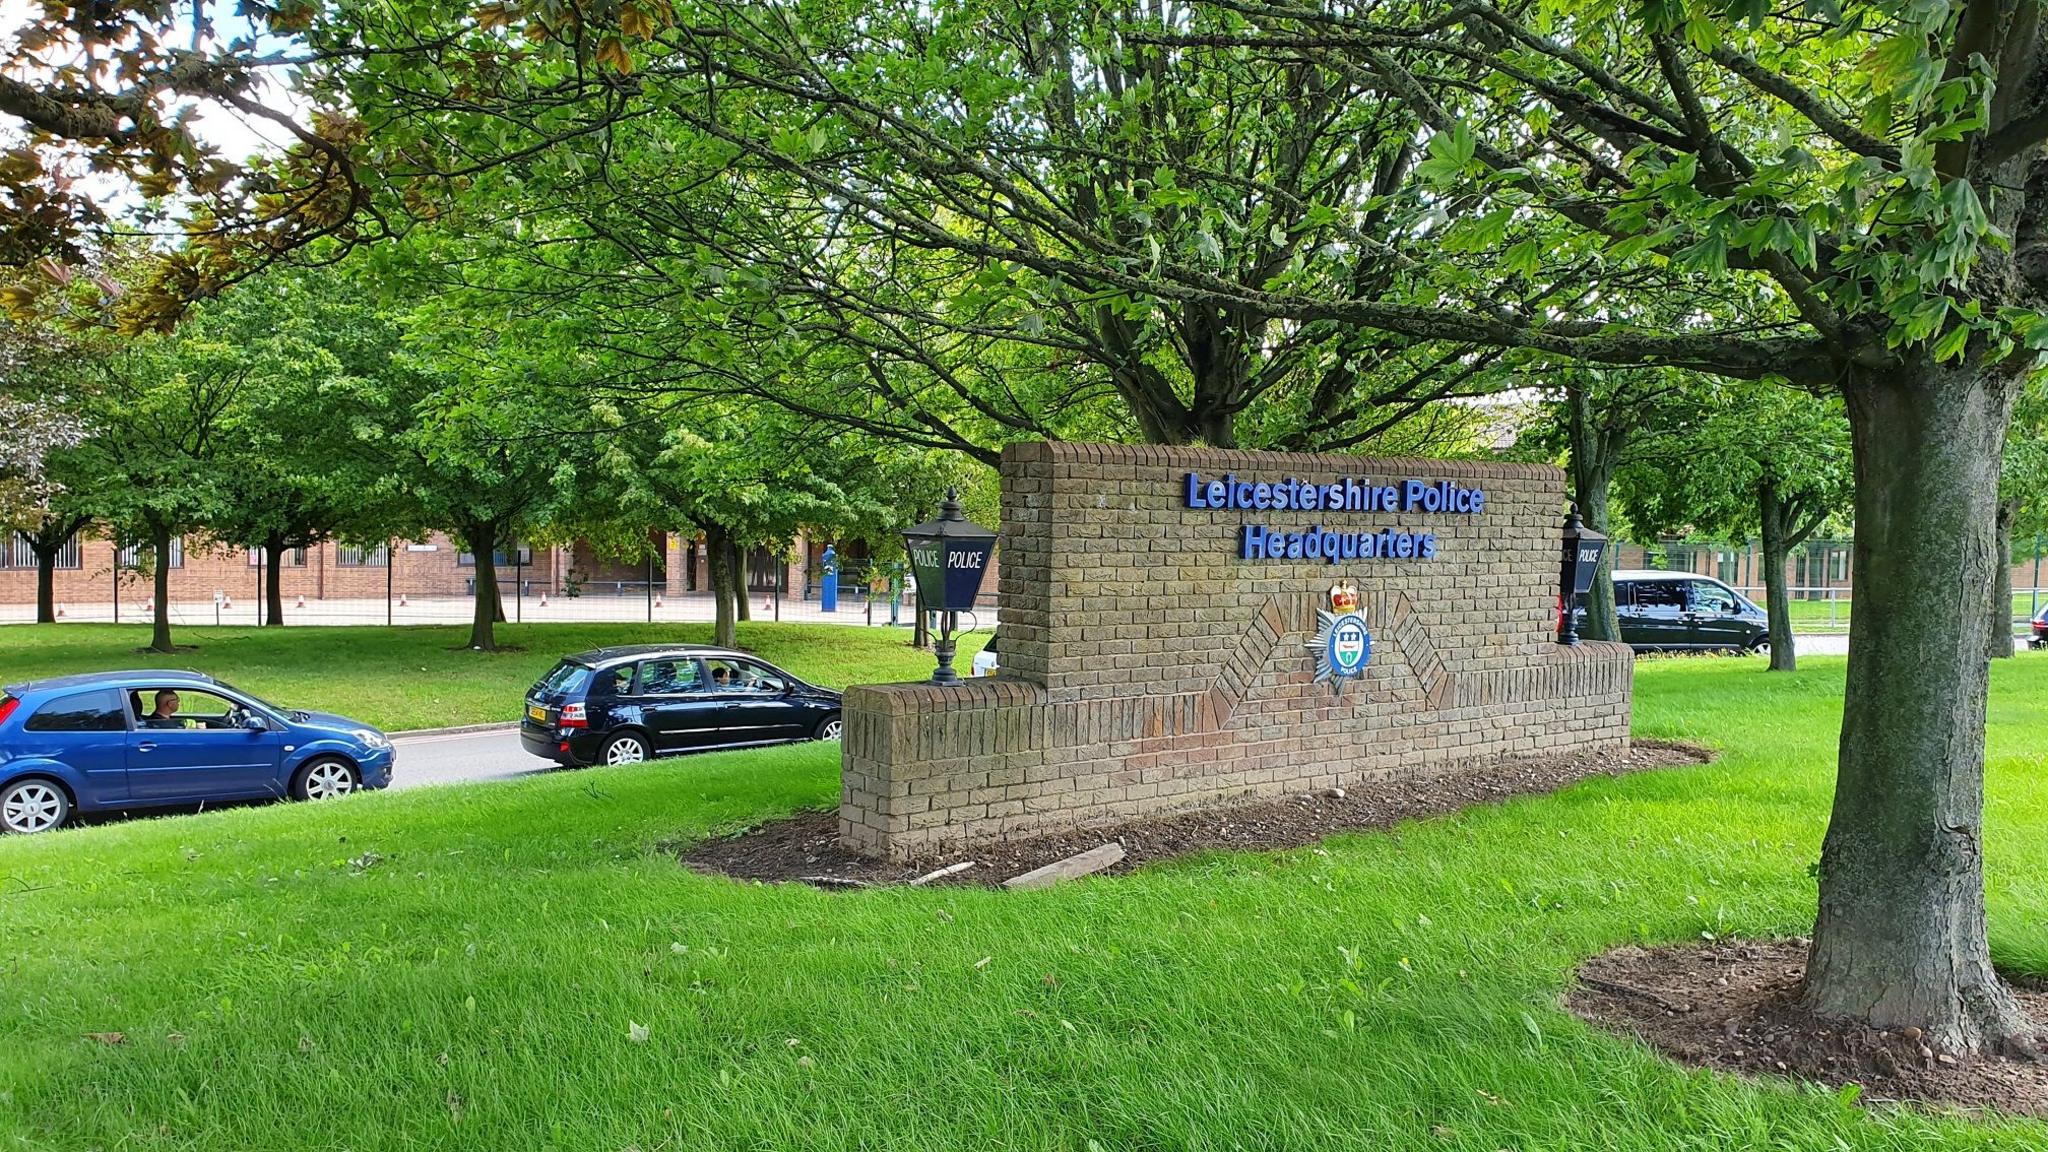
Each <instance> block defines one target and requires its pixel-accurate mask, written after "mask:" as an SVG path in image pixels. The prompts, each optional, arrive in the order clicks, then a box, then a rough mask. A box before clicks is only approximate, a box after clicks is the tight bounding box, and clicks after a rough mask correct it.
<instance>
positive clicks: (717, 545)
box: [704, 528, 738, 648]
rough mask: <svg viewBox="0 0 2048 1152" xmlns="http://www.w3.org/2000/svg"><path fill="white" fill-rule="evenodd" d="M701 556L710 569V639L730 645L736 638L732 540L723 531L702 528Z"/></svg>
mask: <svg viewBox="0 0 2048 1152" xmlns="http://www.w3.org/2000/svg"><path fill="white" fill-rule="evenodd" d="M704 558H705V560H706V561H708V562H709V565H710V568H711V601H712V604H713V605H714V608H713V611H712V620H713V623H712V625H711V642H712V643H713V644H717V645H719V646H720V647H724V648H731V647H732V646H733V645H734V644H735V643H736V642H737V641H738V628H737V626H736V624H735V619H736V613H735V612H734V608H733V595H734V589H733V570H732V540H731V538H729V537H728V536H726V534H725V532H724V531H723V530H721V529H718V528H706V529H705V530H704Z"/></svg>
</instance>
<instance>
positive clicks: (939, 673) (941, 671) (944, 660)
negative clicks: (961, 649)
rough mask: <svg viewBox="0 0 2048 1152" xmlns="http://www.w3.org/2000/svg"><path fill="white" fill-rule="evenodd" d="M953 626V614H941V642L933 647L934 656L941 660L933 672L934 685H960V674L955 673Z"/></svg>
mask: <svg viewBox="0 0 2048 1152" xmlns="http://www.w3.org/2000/svg"><path fill="white" fill-rule="evenodd" d="M953 625H954V616H953V613H951V612H942V613H940V614H939V642H938V643H936V644H934V645H932V655H934V656H937V657H938V658H939V666H938V667H937V668H935V669H933V670H932V683H934V684H958V683H960V674H959V673H958V672H955V671H953V649H954V646H953Z"/></svg>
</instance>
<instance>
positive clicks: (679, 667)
mask: <svg viewBox="0 0 2048 1152" xmlns="http://www.w3.org/2000/svg"><path fill="white" fill-rule="evenodd" d="M701 687H703V682H702V680H700V679H699V677H698V674H697V662H696V661H695V660H643V661H641V663H640V695H642V696H673V695H675V694H676V693H679V692H695V691H698V690H699V689H700V688H701Z"/></svg>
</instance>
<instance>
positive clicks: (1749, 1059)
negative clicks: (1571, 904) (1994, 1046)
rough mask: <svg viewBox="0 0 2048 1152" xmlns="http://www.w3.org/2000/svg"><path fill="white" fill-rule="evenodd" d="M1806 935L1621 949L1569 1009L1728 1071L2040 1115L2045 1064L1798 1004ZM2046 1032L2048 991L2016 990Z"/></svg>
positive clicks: (2044, 1112) (1597, 961) (1582, 984)
mask: <svg viewBox="0 0 2048 1152" xmlns="http://www.w3.org/2000/svg"><path fill="white" fill-rule="evenodd" d="M1807 944H1808V942H1807V941H1805V940H1769V941H1761V942H1758V941H1724V942H1719V943H1713V944H1707V945H1704V946H1698V947H1694V946H1687V947H1682V948H1658V949H1654V950H1652V949H1644V948H1636V947H1626V948H1620V949H1616V950H1615V951H1613V952H1609V953H1607V954H1606V955H1604V956H1597V957H1595V958H1593V959H1592V960H1589V961H1587V962H1586V963H1585V964H1584V965H1583V966H1581V967H1580V969H1579V983H1578V986H1577V987H1576V988H1574V989H1573V990H1572V992H1571V994H1570V996H1569V1003H1570V1005H1571V1009H1572V1011H1574V1012H1576V1013H1578V1014H1579V1015H1580V1016H1581V1017H1583V1018H1585V1019H1587V1020H1590V1021H1592V1022H1593V1023H1595V1024H1598V1025H1600V1026H1601V1027H1603V1028H1607V1029H1609V1030H1612V1031H1616V1032H1623V1033H1633V1034H1634V1035H1636V1036H1637V1037H1639V1038H1641V1039H1642V1040H1643V1042H1645V1043H1647V1044H1649V1045H1650V1046H1651V1047H1652V1048H1655V1049H1657V1050H1658V1051H1660V1052H1662V1053H1664V1054H1665V1055H1667V1056H1670V1057H1673V1058H1675V1059H1677V1060H1680V1061H1682V1062H1684V1063H1687V1064H1691V1065H1694V1066H1702V1065H1704V1066H1706V1067H1709V1068H1715V1069H1719V1070H1721V1071H1724V1072H1739V1073H1748V1074H1756V1075H1766V1076H1771V1075H1775V1076H1793V1077H1799V1078H1802V1079H1806V1080H1813V1081H1819V1082H1821V1083H1823V1084H1827V1085H1829V1086H1830V1087H1836V1088H1839V1087H1841V1086H1842V1085H1845V1084H1856V1085H1858V1086H1860V1087H1861V1089H1862V1092H1861V1095H1860V1096H1859V1097H1858V1098H1859V1099H1860V1100H1861V1101H1863V1102H1864V1103H1895V1102H1899V1101H1914V1102H1917V1103H1922V1104H1932V1105H1943V1106H1950V1107H1954V1106H1961V1107H1964V1108H1971V1109H1992V1110H1995V1111H1998V1112H2002V1113H2006V1114H2011V1115H2026V1116H2048V1063H2044V1062H2042V1061H2041V1060H2040V1059H2038V1058H2034V1057H2028V1056H2025V1055H2023V1054H2022V1055H2019V1056H2018V1057H2017V1058H2014V1057H2009V1056H1992V1057H1980V1056H1970V1055H1966V1054H1959V1053H1958V1054H1950V1053H1943V1052H1937V1051H1935V1050H1934V1049H1932V1048H1930V1047H1928V1046H1927V1045H1926V1043H1925V1042H1924V1041H1923V1040H1922V1038H1921V1037H1920V1035H1919V1030H1918V1029H1906V1030H1903V1031H1899V1032H1887V1031H1880V1030H1877V1029H1872V1028H1869V1027H1865V1026H1862V1025H1856V1024H1846V1023H1843V1022H1840V1021H1832V1020H1826V1019H1822V1018H1819V1017H1816V1016H1814V1015H1813V1014H1812V1013H1810V1012H1806V1011H1803V1010H1802V1009H1800V1008H1799V1006H1798V1004H1797V997H1798V993H1799V982H1800V979H1801V978H1802V977H1803V976H1804V975H1805V974H1806V949H1807ZM2014 994H2015V995H2016V996H2018V998H2019V1000H2020V1004H2021V1007H2023V1008H2024V1009H2025V1010H2026V1012H2027V1014H2028V1015H2029V1016H2031V1017H2032V1018H2033V1019H2034V1021H2035V1023H2036V1026H2037V1027H2039V1028H2040V1029H2041V1031H2042V1034H2043V1035H2048V989H2043V988H2041V987H2040V986H2038V985H2035V986H2026V985H2021V986H2016V987H2015V988H2014Z"/></svg>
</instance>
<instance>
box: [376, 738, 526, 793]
mask: <svg viewBox="0 0 2048 1152" xmlns="http://www.w3.org/2000/svg"><path fill="white" fill-rule="evenodd" d="M391 742H392V743H393V744H396V745H397V746H398V771H397V772H395V773H394V774H393V775H392V778H391V787H392V788H393V789H398V788H424V787H427V786H428V785H432V784H467V783H472V782H474V781H478V780H511V779H515V778H517V777H520V776H531V775H533V774H534V773H536V772H546V771H548V770H549V769H550V768H553V767H554V764H553V763H552V762H551V761H547V760H543V759H541V758H540V757H538V756H535V755H533V754H532V753H530V752H527V751H526V750H525V749H523V748H521V747H520V746H519V729H517V728H501V729H493V730H491V731H488V732H454V733H449V734H447V735H443V736H406V735H402V734H400V735H395V736H393V737H392V738H391Z"/></svg>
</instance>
